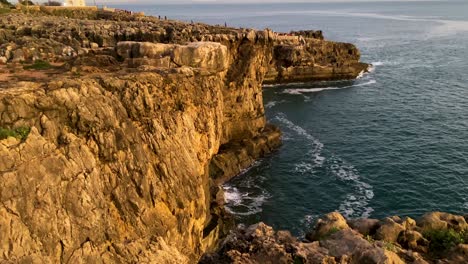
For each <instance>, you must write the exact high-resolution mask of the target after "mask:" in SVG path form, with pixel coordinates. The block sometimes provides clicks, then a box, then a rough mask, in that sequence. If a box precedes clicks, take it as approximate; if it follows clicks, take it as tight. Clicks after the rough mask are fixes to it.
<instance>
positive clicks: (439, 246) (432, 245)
mask: <svg viewBox="0 0 468 264" xmlns="http://www.w3.org/2000/svg"><path fill="white" fill-rule="evenodd" d="M466 233H467V231H466V230H465V231H461V232H457V231H455V230H453V229H440V230H430V231H426V232H424V234H423V235H424V237H425V238H426V239H427V240H429V251H430V252H437V253H444V252H447V251H448V250H450V249H452V248H453V247H455V246H457V245H458V244H463V243H465V235H466Z"/></svg>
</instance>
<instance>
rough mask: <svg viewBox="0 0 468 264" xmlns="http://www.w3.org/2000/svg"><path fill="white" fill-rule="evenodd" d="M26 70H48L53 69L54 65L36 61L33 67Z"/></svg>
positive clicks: (26, 67) (27, 67)
mask: <svg viewBox="0 0 468 264" xmlns="http://www.w3.org/2000/svg"><path fill="white" fill-rule="evenodd" d="M23 68H24V69H25V70H47V69H50V68H52V65H50V63H49V62H48V61H43V60H35V61H34V63H33V64H32V65H29V66H24V67H23Z"/></svg>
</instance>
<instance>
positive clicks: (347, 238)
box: [320, 229, 373, 258]
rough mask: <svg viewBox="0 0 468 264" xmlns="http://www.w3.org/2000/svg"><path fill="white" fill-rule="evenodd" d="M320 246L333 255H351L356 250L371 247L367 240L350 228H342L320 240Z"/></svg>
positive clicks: (338, 256)
mask: <svg viewBox="0 0 468 264" xmlns="http://www.w3.org/2000/svg"><path fill="white" fill-rule="evenodd" d="M320 246H321V247H324V248H326V249H328V251H329V254H330V255H331V256H333V257H336V258H340V257H342V256H344V255H347V256H351V255H353V254H355V253H356V252H361V251H365V250H368V249H371V248H373V246H372V244H371V243H369V241H367V240H365V239H364V238H362V235H361V234H359V233H358V232H356V231H354V230H352V229H344V230H341V231H338V232H337V233H335V234H333V235H331V236H330V237H328V238H327V239H324V240H321V241H320Z"/></svg>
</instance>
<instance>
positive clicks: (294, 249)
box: [200, 212, 468, 264]
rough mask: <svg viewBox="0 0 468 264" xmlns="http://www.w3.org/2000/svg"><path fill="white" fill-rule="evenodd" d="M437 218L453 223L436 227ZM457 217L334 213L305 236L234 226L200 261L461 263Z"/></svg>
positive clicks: (463, 236)
mask: <svg viewBox="0 0 468 264" xmlns="http://www.w3.org/2000/svg"><path fill="white" fill-rule="evenodd" d="M441 218H442V219H457V220H458V222H457V223H456V224H455V222H454V224H455V225H454V226H441V225H439V224H440V219H441ZM462 219H463V217H461V216H456V215H452V214H447V213H440V212H434V213H429V214H426V215H424V216H423V217H422V218H421V220H420V223H421V224H418V225H417V224H416V222H415V221H414V220H413V219H411V218H409V217H406V218H405V219H404V220H403V219H401V218H400V217H397V216H394V217H389V218H385V219H383V220H377V219H354V220H345V219H344V217H343V216H341V215H340V214H339V213H336V212H335V213H331V214H327V215H326V216H324V217H323V218H321V219H319V220H318V221H317V223H316V225H315V227H314V229H313V230H312V231H311V232H310V234H308V235H307V236H306V237H307V238H308V240H305V241H300V240H298V239H297V238H294V237H293V236H291V234H290V233H289V232H287V231H274V230H273V228H272V227H270V226H267V225H265V224H264V223H260V224H256V225H253V226H250V227H248V228H245V227H243V226H239V227H238V228H237V229H236V230H234V231H233V232H231V234H230V235H229V236H227V238H226V239H225V240H224V241H223V242H222V243H221V247H220V250H219V251H218V252H216V253H213V254H207V255H205V256H204V257H203V259H202V260H201V262H200V263H343V264H345V263H347V264H361V263H375V264H384V263H388V264H390V263H394V264H400V263H401V264H402V263H415V264H416V263H418V264H423V263H459V264H461V263H466V260H467V252H468V251H467V248H468V245H467V244H463V243H465V242H466V241H468V236H467V232H468V229H466V228H465V227H464V224H466V222H465V221H464V220H462ZM374 225H377V227H374ZM459 228H462V229H459ZM361 230H365V233H362V232H361ZM455 230H458V231H455ZM395 237H396V238H395ZM397 241H398V242H397Z"/></svg>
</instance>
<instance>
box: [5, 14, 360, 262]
mask: <svg viewBox="0 0 468 264" xmlns="http://www.w3.org/2000/svg"><path fill="white" fill-rule="evenodd" d="M0 21H1V23H0V40H1V43H0V64H1V65H0V80H4V79H2V78H4V76H6V78H5V79H6V80H7V81H2V82H1V83H0V116H1V119H0V128H2V129H6V131H8V130H14V129H16V128H20V127H27V128H30V129H31V131H30V133H29V135H28V136H27V137H23V138H22V139H17V138H14V137H5V138H2V139H0V258H2V259H4V260H7V261H12V262H25V263H58V262H60V263H64V262H66V263H102V262H103V263H129V262H130V263H145V262H151V263H194V262H197V261H198V259H199V258H200V256H201V254H202V253H204V252H205V251H207V250H210V249H212V247H213V246H214V245H215V243H216V239H217V238H218V237H219V236H220V235H222V234H223V232H225V231H226V226H225V223H226V221H224V220H223V217H225V216H224V214H223V210H222V207H220V205H221V204H222V201H220V199H219V198H220V197H222V193H221V192H219V188H217V186H218V185H219V184H220V183H222V182H223V181H225V180H227V179H229V178H230V177H233V176H235V175H236V174H238V173H239V172H240V171H241V170H242V169H245V168H246V167H248V166H249V165H251V163H252V162H253V161H254V160H255V159H256V158H258V157H261V156H263V155H265V154H267V153H269V152H271V151H272V150H273V149H275V148H276V147H278V146H279V144H280V136H281V133H280V132H279V131H278V129H277V128H275V127H273V126H269V125H267V124H266V122H265V116H264V108H263V102H262V88H261V85H262V83H263V82H264V78H265V75H267V72H269V71H271V68H272V65H273V64H272V63H273V62H278V63H279V61H280V59H279V58H280V57H281V56H282V55H281V56H280V55H279V54H278V52H277V50H278V49H280V48H279V47H278V45H280V44H281V43H283V42H278V36H277V35H276V34H275V33H273V32H271V31H267V30H266V31H253V30H238V29H230V28H219V27H212V26H207V25H202V24H196V25H187V24H183V23H179V22H175V21H159V20H155V19H152V18H138V19H133V18H128V21H126V22H121V21H112V20H100V21H92V22H90V21H81V20H75V19H64V18H60V17H48V16H43V15H40V14H36V15H35V17H30V16H24V15H19V14H16V15H9V16H2V17H0ZM192 41H196V43H193V42H192ZM308 41H311V40H308ZM281 45H282V44H281ZM327 45H328V44H327ZM318 49H319V50H320V48H318ZM307 52H309V51H307ZM323 52H328V50H324V51H323ZM288 56H289V55H288ZM274 58H276V59H274ZM281 58H282V57H281ZM317 58H318V57H317ZM355 58H356V57H355ZM39 59H42V60H47V61H50V62H54V63H57V65H58V63H63V65H61V66H60V67H57V68H52V69H49V70H44V71H40V72H39V71H34V70H24V69H23V66H22V65H19V64H18V62H23V63H31V62H33V61H35V60H36V61H37V60H39ZM281 63H284V62H281ZM324 63H325V64H326V63H328V62H324ZM275 65H276V64H275ZM278 65H279V64H278ZM301 65H302V64H301ZM275 67H276V66H275ZM281 76H285V75H284V74H282V75H281ZM282 78H283V77H282Z"/></svg>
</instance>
